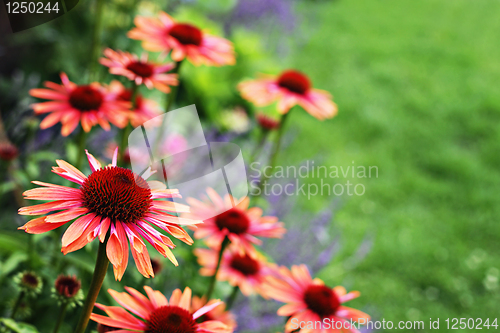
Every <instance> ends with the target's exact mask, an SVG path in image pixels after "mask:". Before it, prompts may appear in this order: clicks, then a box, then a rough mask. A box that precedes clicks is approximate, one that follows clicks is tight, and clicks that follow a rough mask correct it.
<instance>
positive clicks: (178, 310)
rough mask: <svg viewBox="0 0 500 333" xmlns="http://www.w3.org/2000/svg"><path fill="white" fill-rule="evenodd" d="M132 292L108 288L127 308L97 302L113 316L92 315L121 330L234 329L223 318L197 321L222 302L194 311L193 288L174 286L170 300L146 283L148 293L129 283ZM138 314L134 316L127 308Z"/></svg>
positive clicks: (227, 332)
mask: <svg viewBox="0 0 500 333" xmlns="http://www.w3.org/2000/svg"><path fill="white" fill-rule="evenodd" d="M125 289H126V290H127V292H128V293H126V292H123V293H119V292H116V291H114V290H112V289H109V290H108V292H109V293H110V295H111V296H112V297H113V298H114V299H115V300H116V301H117V302H118V304H120V305H121V306H123V308H121V307H118V306H106V305H102V304H98V303H96V305H95V306H96V307H97V308H99V309H101V310H103V311H104V312H106V314H107V315H108V316H109V317H106V316H103V315H99V314H95V313H92V314H91V316H90V319H92V320H93V321H96V322H98V323H99V324H102V325H106V326H110V327H116V328H119V329H120V330H118V331H117V332H121V333H126V332H130V331H134V332H144V333H163V332H169V333H231V332H233V330H232V329H231V328H229V327H228V326H226V325H224V324H223V323H222V322H220V321H216V320H209V321H204V322H202V323H198V322H196V320H197V319H198V318H200V317H201V316H203V315H204V314H206V313H207V312H209V311H211V310H213V309H214V308H216V307H217V306H219V305H220V304H222V302H220V301H215V302H210V305H205V306H203V307H201V308H200V309H198V310H196V311H193V310H192V307H191V289H190V288H189V287H186V289H184V292H181V290H180V289H176V290H174V292H173V293H172V296H171V297H170V300H167V298H166V297H165V296H164V295H163V294H162V293H161V292H159V291H157V290H153V289H151V288H150V287H148V286H144V290H145V291H146V294H147V297H146V296H144V295H143V294H142V293H140V292H139V291H137V290H135V289H133V288H129V287H125ZM124 308H125V309H126V310H128V311H130V312H131V313H133V314H135V315H136V316H138V317H139V318H141V319H139V318H137V317H135V316H133V315H132V314H130V313H129V312H127V311H126V310H125V309H124Z"/></svg>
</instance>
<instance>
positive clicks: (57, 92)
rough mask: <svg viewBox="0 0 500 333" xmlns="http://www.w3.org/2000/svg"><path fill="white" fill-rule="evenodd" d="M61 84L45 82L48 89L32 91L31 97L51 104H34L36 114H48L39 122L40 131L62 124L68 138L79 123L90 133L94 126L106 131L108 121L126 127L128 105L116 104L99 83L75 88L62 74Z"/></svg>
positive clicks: (121, 102)
mask: <svg viewBox="0 0 500 333" xmlns="http://www.w3.org/2000/svg"><path fill="white" fill-rule="evenodd" d="M61 81H62V85H59V84H56V83H54V82H49V81H47V82H45V83H44V84H45V87H47V88H49V89H38V88H37V89H31V90H30V95H31V96H33V97H37V98H43V99H48V100H50V102H43V103H36V104H33V110H34V111H35V113H36V114H43V113H50V114H49V115H48V116H47V117H45V119H44V120H43V121H42V122H41V123H40V128H41V129H46V128H49V127H51V126H54V125H55V124H56V123H58V122H61V124H62V129H61V134H62V135H63V136H68V135H69V134H71V133H72V132H73V131H74V130H75V128H76V127H77V126H78V123H81V124H82V128H83V130H84V131H85V132H89V131H90V129H91V128H92V127H93V126H95V125H100V126H101V127H102V128H103V129H105V130H106V131H109V129H110V126H109V122H111V123H112V124H114V125H115V126H117V127H120V128H123V127H125V125H126V124H127V111H128V110H129V109H130V103H129V102H124V101H117V100H116V99H115V98H114V95H112V94H109V93H108V91H107V89H106V88H105V87H103V86H101V85H100V84H99V83H97V82H94V83H91V84H89V85H76V84H75V83H73V82H71V81H70V80H69V79H68V76H67V75H66V74H65V73H61Z"/></svg>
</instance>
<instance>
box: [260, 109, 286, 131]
mask: <svg viewBox="0 0 500 333" xmlns="http://www.w3.org/2000/svg"><path fill="white" fill-rule="evenodd" d="M255 118H256V119H257V123H258V124H259V125H260V127H262V128H263V129H264V130H266V131H272V130H275V129H277V128H278V127H280V122H279V120H277V119H274V118H272V117H270V116H268V115H266V114H264V113H262V112H259V113H257V115H256V116H255Z"/></svg>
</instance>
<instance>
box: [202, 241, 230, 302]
mask: <svg viewBox="0 0 500 333" xmlns="http://www.w3.org/2000/svg"><path fill="white" fill-rule="evenodd" d="M229 242H230V241H229V238H227V237H226V238H224V240H223V241H222V244H221V245H220V250H219V259H218V260H217V267H216V268H215V273H214V275H213V276H212V279H211V280H210V284H209V287H208V291H207V294H206V297H207V300H210V297H211V296H212V293H213V292H214V289H215V282H216V281H217V273H218V272H219V268H220V263H221V261H222V255H223V254H224V250H225V249H226V247H227V246H228V245H229Z"/></svg>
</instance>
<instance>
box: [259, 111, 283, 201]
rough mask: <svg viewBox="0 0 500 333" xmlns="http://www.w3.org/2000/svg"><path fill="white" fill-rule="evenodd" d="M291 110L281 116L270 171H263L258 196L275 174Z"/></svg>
mask: <svg viewBox="0 0 500 333" xmlns="http://www.w3.org/2000/svg"><path fill="white" fill-rule="evenodd" d="M290 112H291V111H289V112H287V113H285V114H284V115H282V116H281V119H280V127H279V129H278V135H277V136H276V141H275V143H274V147H273V151H272V153H271V158H270V162H269V166H270V171H269V172H268V173H265V172H263V173H262V177H261V178H260V182H259V190H260V191H259V192H258V193H257V195H256V196H257V197H259V196H260V195H261V194H262V193H263V189H264V186H265V184H266V183H267V181H268V180H269V179H270V178H271V176H272V174H273V170H274V167H275V166H276V161H277V158H278V155H279V152H280V150H281V140H282V138H283V133H284V132H285V122H286V120H287V119H288V115H289V114H290Z"/></svg>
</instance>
